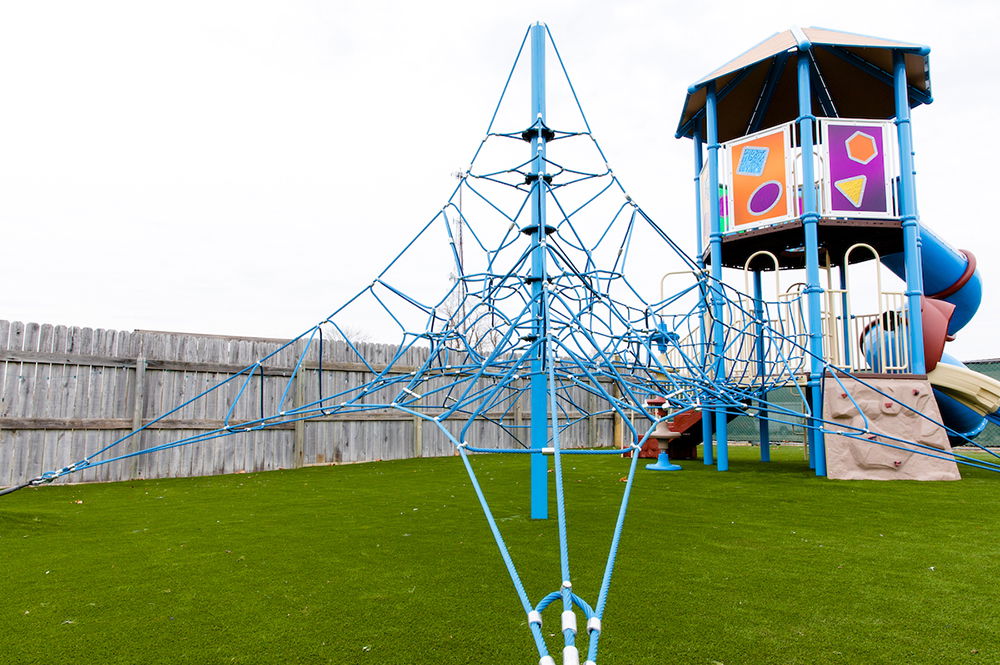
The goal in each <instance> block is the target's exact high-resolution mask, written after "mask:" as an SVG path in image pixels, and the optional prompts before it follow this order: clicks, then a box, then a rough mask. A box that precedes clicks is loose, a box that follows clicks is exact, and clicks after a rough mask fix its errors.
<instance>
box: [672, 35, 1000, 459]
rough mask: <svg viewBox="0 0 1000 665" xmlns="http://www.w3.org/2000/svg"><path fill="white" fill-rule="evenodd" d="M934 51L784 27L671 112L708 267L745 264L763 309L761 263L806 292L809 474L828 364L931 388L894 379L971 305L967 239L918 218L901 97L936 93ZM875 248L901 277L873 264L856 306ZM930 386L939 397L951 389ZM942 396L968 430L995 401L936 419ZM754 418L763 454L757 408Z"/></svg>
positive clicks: (714, 422) (714, 312)
mask: <svg viewBox="0 0 1000 665" xmlns="http://www.w3.org/2000/svg"><path fill="white" fill-rule="evenodd" d="M928 53H929V49H928V48H927V47H925V46H921V45H919V44H912V43H907V42H900V41H894V40H889V39H882V38H877V37H867V36H862V35H855V34H851V33H846V32H839V31H833V30H827V29H821V28H803V29H799V28H792V29H790V30H787V31H785V32H781V33H778V34H775V35H773V36H771V37H769V38H768V39H766V40H765V41H763V42H761V43H760V44H758V45H757V46H755V47H753V48H751V49H750V50H748V51H746V52H745V53H743V54H742V55H740V56H739V57H737V58H735V59H734V60H732V61H730V62H728V63H726V64H725V65H723V66H722V67H720V68H718V69H717V70H715V71H713V72H712V73H710V74H709V75H707V76H705V77H704V78H702V79H700V80H699V81H698V82H696V83H695V84H694V85H692V86H691V87H690V88H689V89H688V94H687V98H686V99H685V102H684V107H683V111H682V113H681V117H680V122H679V124H678V128H677V134H676V135H677V137H678V138H680V137H688V138H691V139H692V140H693V142H694V156H695V183H696V185H695V187H696V193H697V218H698V219H697V223H698V233H697V238H698V246H697V249H698V252H697V256H698V258H699V260H700V261H701V263H702V266H703V267H704V268H705V269H706V270H708V271H710V272H711V275H712V277H713V282H715V283H716V284H718V283H721V281H722V279H723V270H722V269H723V267H727V268H735V269H739V270H743V271H744V272H745V274H746V275H747V276H748V279H747V284H748V285H749V284H750V282H751V281H752V283H753V287H752V291H753V294H752V296H750V295H749V294H748V297H752V300H753V302H754V303H755V304H756V305H757V306H756V307H754V308H753V309H755V310H756V311H758V312H759V311H761V309H760V307H759V305H760V303H761V300H762V298H763V295H762V286H761V285H762V280H761V277H762V275H761V273H762V272H764V271H774V272H775V275H777V273H778V272H780V271H784V270H788V269H798V270H802V269H804V271H805V279H804V283H800V284H798V285H796V286H795V287H794V290H795V291H796V292H795V293H794V294H792V293H789V292H786V293H782V294H778V295H779V297H785V298H791V297H792V296H793V295H794V296H795V297H796V298H798V302H799V303H800V304H799V305H798V307H799V310H798V313H797V315H791V316H790V317H789V318H790V319H791V320H797V321H798V324H797V325H798V333H799V339H800V341H799V343H800V345H801V348H803V349H806V350H807V351H808V354H807V355H808V360H807V362H806V371H804V372H803V373H802V375H801V376H800V377H798V380H799V381H800V382H801V384H802V385H803V387H804V394H805V395H806V398H807V401H808V409H807V411H808V413H809V414H811V417H812V418H813V422H814V425H816V426H813V427H807V428H806V431H807V435H808V440H807V445H808V449H809V460H810V466H811V467H812V468H814V469H815V472H816V474H817V475H827V452H826V441H825V439H824V435H823V428H822V427H820V426H818V422H817V419H818V414H823V415H824V419H825V420H826V421H829V420H830V418H831V417H832V415H831V414H830V409H831V405H830V404H827V405H826V407H824V391H823V384H824V380H825V377H826V378H827V379H828V378H829V376H830V374H831V372H836V371H837V370H838V369H842V370H844V371H845V372H852V373H854V374H858V373H859V372H860V373H862V374H864V375H865V376H867V377H870V378H872V379H874V380H886V381H890V383H891V382H892V381H896V383H895V384H891V385H890V384H886V389H891V390H893V391H897V392H898V391H901V390H905V391H906V392H907V394H911V392H912V391H920V392H921V394H924V395H926V396H928V398H929V396H930V392H931V391H930V388H929V386H927V387H926V388H922V387H920V386H916V385H914V387H912V391H911V388H910V387H906V388H901V387H900V385H901V384H899V383H898V382H899V381H907V380H910V379H912V380H916V381H918V382H926V374H927V372H928V371H930V370H933V369H934V368H935V366H936V365H937V364H938V362H939V361H940V360H941V358H942V351H943V347H944V342H945V340H946V339H950V338H949V337H948V336H949V335H952V334H954V333H955V332H956V331H957V330H958V329H959V328H961V327H962V326H963V325H965V323H967V322H968V320H969V318H971V316H972V314H973V313H974V312H975V310H976V308H977V307H978V305H979V299H980V297H981V285H980V282H979V277H978V274H976V270H975V259H974V257H973V256H972V254H971V253H969V252H965V251H961V250H954V249H952V248H951V247H949V246H948V245H947V244H945V243H944V242H943V241H942V240H940V239H939V238H938V237H937V236H935V235H933V234H931V233H930V232H929V231H927V230H926V229H924V228H922V227H921V224H920V221H919V218H918V213H917V203H916V187H915V182H914V166H913V147H912V137H911V130H910V109H911V108H912V107H916V106H919V105H921V104H929V103H930V102H931V101H932V98H931V88H930V69H929V62H928ZM872 259H875V260H878V261H881V265H883V266H885V267H886V268H888V269H889V270H891V271H892V272H893V273H895V274H896V275H898V276H899V277H901V278H902V279H904V280H905V283H906V287H905V292H902V293H892V292H889V291H883V287H882V284H881V280H880V279H878V280H876V281H877V282H878V284H876V285H871V286H874V288H875V290H876V291H877V293H876V294H875V296H874V297H873V300H874V301H875V302H876V303H877V305H876V306H875V311H873V312H866V313H864V314H861V313H859V312H858V311H856V310H857V307H856V306H855V305H853V304H852V303H853V301H852V298H853V296H855V295H856V293H852V288H853V289H855V290H857V288H858V287H859V285H858V284H854V285H851V284H850V279H849V275H848V269H849V266H850V265H851V264H855V263H858V262H861V261H870V260H872ZM880 268H881V266H880ZM824 271H825V275H826V278H825V279H823V278H822V277H823V274H824ZM824 282H825V284H824ZM868 286H869V285H865V288H868ZM708 291H709V292H708V294H707V298H706V302H705V308H706V310H707V312H708V316H707V317H705V318H706V322H705V323H704V324H703V335H704V339H705V343H706V348H707V351H708V354H707V357H708V358H709V361H708V362H709V364H710V365H711V363H713V362H714V363H717V364H718V369H719V375H720V376H721V375H722V372H723V369H722V366H723V364H724V363H725V362H726V360H727V359H726V349H725V348H724V342H723V336H724V331H723V312H722V309H721V307H722V305H721V303H722V295H721V293H719V292H718V289H716V288H713V289H709V290H708ZM793 337H794V335H793ZM762 345H763V344H762ZM757 353H758V355H761V354H763V353H765V351H764V350H763V349H758V350H757ZM946 359H947V357H946ZM761 360H763V359H761ZM761 365H763V362H762V363H761ZM906 385H907V386H908V385H909V384H906ZM917 394H918V393H917V392H912V395H914V396H915V395H917ZM936 394H937V395H938V396H939V399H938V400H936V401H937V402H938V403H939V404H940V403H941V402H942V401H943V400H945V399H947V396H945V397H941V392H940V391H936ZM930 401H931V402H932V403H933V402H934V401H935V400H934V399H931V400H930ZM946 406H947V407H948V408H950V407H953V406H958V407H959V410H958V411H956V412H955V413H957V417H958V419H959V420H962V418H964V419H965V420H964V421H962V422H960V423H959V424H958V429H957V431H958V432H961V433H963V434H973V435H974V433H973V432H971V431H970V430H969V429H968V428H969V427H970V422H972V421H975V420H976V418H977V417H978V420H979V421H982V422H983V425H985V421H983V415H985V414H986V413H988V412H989V409H988V408H987V409H980V410H979V413H978V414H976V413H973V414H972V417H971V418H970V417H969V416H970V414H969V413H968V412H967V411H968V407H967V406H965V405H963V404H957V405H955V404H950V403H949V404H948V405H944V404H941V408H942V414H941V415H942V417H943V418H944V421H945V424H946V425H950V423H949V420H948V417H949V413H945V412H944V411H945V410H946ZM962 409H965V411H962ZM706 410H707V411H709V413H706V414H705V417H703V418H702V428H703V429H702V437H703V438H702V440H703V441H704V443H705V445H704V458H705V462H706V463H707V464H711V463H716V464H717V465H718V468H719V470H725V469H727V468H728V454H727V434H726V424H727V422H728V415H727V413H726V412H725V411H723V410H717V411H715V412H714V413H711V409H710V408H709V409H706ZM953 410H954V409H953ZM952 415H953V416H954V415H955V414H952ZM759 420H760V423H761V442H762V455H763V456H764V458H765V459H766V458H767V457H766V455H767V452H766V451H767V447H768V445H769V442H768V432H767V419H766V418H761V419H759ZM975 427H979V429H980V430H981V429H982V426H981V425H978V424H976V425H974V426H973V429H975ZM713 430H714V434H715V450H714V451H713V446H712V441H711V435H712V433H713ZM943 433H944V432H940V433H939V436H938V437H937V438H938V439H941V435H943ZM975 433H978V431H977V432H975ZM945 445H946V444H945ZM713 453H714V458H713ZM897 466H898V462H897Z"/></svg>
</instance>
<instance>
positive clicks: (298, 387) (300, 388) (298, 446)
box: [292, 367, 308, 469]
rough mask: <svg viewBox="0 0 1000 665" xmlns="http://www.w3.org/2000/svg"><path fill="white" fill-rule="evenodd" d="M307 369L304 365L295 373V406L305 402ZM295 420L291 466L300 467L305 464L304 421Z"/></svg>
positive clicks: (298, 406)
mask: <svg viewBox="0 0 1000 665" xmlns="http://www.w3.org/2000/svg"><path fill="white" fill-rule="evenodd" d="M306 372H308V370H307V369H306V368H305V367H302V368H300V369H299V371H298V372H297V373H296V374H295V408H296V409H298V408H301V407H302V406H303V405H304V404H305V403H306V384H305V375H306ZM298 417H299V418H300V419H299V420H296V421H295V440H294V441H293V443H292V468H295V469H301V468H302V467H303V466H304V465H305V455H306V421H305V420H302V419H301V414H300V415H299V416H298Z"/></svg>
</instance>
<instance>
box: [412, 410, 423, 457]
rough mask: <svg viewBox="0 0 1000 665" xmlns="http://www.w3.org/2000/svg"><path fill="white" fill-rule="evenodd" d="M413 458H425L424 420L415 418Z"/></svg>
mask: <svg viewBox="0 0 1000 665" xmlns="http://www.w3.org/2000/svg"><path fill="white" fill-rule="evenodd" d="M413 456H414V457H417V458H419V457H423V456H424V419H423V418H420V417H419V416H413Z"/></svg>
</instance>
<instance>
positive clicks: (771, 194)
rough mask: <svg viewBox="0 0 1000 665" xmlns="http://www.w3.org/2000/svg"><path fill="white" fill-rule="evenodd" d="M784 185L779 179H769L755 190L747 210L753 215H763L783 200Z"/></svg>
mask: <svg viewBox="0 0 1000 665" xmlns="http://www.w3.org/2000/svg"><path fill="white" fill-rule="evenodd" d="M781 192H782V186H781V183H780V182H778V181H777V180H769V181H767V182H765V183H764V184H762V185H761V186H760V187H758V188H757V189H755V190H753V194H751V195H750V200H749V202H748V203H747V210H748V211H749V212H750V214H751V215H758V216H759V215H763V214H765V213H767V212H770V211H771V209H772V208H773V207H774V206H776V205H777V204H778V201H780V200H781Z"/></svg>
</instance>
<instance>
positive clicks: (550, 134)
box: [521, 125, 556, 142]
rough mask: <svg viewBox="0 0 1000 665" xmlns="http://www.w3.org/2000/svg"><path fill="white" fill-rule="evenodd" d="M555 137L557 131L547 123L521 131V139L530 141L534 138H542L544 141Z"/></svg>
mask: <svg viewBox="0 0 1000 665" xmlns="http://www.w3.org/2000/svg"><path fill="white" fill-rule="evenodd" d="M555 137H556V133H555V132H554V131H553V130H551V129H549V128H548V127H546V126H545V125H540V126H538V127H531V128H529V129H526V130H524V131H523V132H521V139H522V140H524V141H529V142H530V141H531V140H532V139H542V140H543V141H551V140H552V139H554V138H555Z"/></svg>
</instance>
